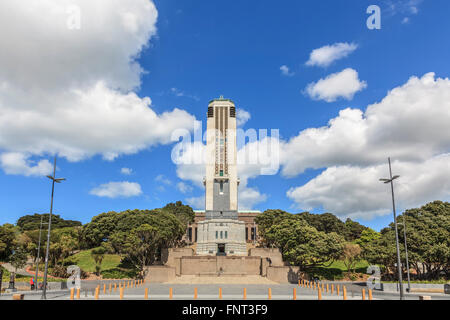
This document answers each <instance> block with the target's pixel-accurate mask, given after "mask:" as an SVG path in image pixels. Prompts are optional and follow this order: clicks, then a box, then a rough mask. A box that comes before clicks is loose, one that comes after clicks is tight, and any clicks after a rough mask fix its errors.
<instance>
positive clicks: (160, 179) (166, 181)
mask: <svg viewBox="0 0 450 320" xmlns="http://www.w3.org/2000/svg"><path fill="white" fill-rule="evenodd" d="M155 181H158V182H161V183H164V184H165V185H167V186H170V185H172V181H171V180H170V179H169V178H166V176H164V175H163V174H160V175H158V176H156V178H155Z"/></svg>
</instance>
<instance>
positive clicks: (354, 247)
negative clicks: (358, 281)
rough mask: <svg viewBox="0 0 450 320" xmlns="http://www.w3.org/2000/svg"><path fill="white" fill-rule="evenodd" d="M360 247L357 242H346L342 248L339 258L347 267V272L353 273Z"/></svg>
mask: <svg viewBox="0 0 450 320" xmlns="http://www.w3.org/2000/svg"><path fill="white" fill-rule="evenodd" d="M361 251H362V250H361V247H360V246H359V245H358V244H355V243H351V242H347V243H345V244H344V247H343V249H342V255H341V260H342V261H343V262H344V265H345V267H346V268H347V273H350V271H351V270H352V271H353V273H355V265H356V263H357V262H358V261H359V260H360V258H361Z"/></svg>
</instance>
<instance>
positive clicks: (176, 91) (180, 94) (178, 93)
mask: <svg viewBox="0 0 450 320" xmlns="http://www.w3.org/2000/svg"><path fill="white" fill-rule="evenodd" d="M170 93H171V94H173V95H175V96H176V97H187V98H191V99H194V100H195V101H199V100H200V99H199V97H197V96H196V95H192V94H188V93H186V92H184V91H181V90H180V89H178V88H170Z"/></svg>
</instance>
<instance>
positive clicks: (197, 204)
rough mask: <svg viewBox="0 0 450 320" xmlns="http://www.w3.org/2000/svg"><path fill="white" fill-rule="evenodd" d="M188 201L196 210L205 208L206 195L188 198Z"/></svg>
mask: <svg viewBox="0 0 450 320" xmlns="http://www.w3.org/2000/svg"><path fill="white" fill-rule="evenodd" d="M186 202H187V204H188V205H190V206H191V207H192V208H193V209H194V210H205V196H200V197H191V198H186Z"/></svg>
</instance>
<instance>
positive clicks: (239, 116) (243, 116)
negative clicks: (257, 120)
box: [236, 108, 251, 127]
mask: <svg viewBox="0 0 450 320" xmlns="http://www.w3.org/2000/svg"><path fill="white" fill-rule="evenodd" d="M250 118H251V115H250V112H248V111H245V110H244V109H242V108H238V109H237V110H236V125H237V126H238V127H242V126H243V125H244V124H246V123H247V121H248V120H250Z"/></svg>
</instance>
